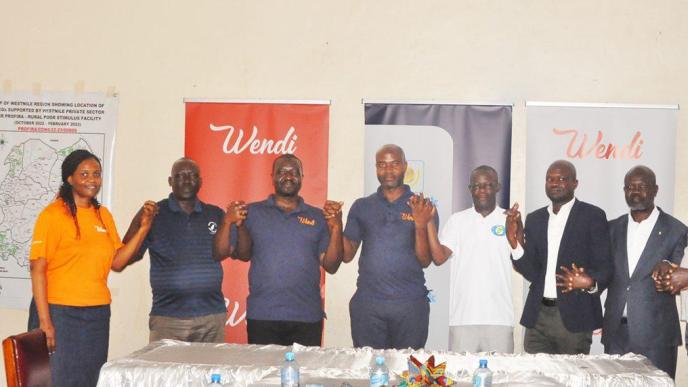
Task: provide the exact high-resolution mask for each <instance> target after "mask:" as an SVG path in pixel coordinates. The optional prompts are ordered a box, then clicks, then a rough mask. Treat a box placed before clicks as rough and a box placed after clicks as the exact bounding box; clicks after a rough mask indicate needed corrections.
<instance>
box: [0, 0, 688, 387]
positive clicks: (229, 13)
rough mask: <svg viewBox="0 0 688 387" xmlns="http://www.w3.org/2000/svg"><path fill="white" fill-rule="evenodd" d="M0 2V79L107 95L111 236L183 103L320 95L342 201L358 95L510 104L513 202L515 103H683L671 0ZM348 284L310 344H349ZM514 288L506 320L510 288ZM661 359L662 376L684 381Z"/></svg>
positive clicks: (163, 167)
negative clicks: (112, 144) (115, 100)
mask: <svg viewBox="0 0 688 387" xmlns="http://www.w3.org/2000/svg"><path fill="white" fill-rule="evenodd" d="M0 9H2V15H3V18H2V23H0V81H4V80H10V81H11V82H12V87H13V88H14V89H16V90H20V89H21V90H30V89H31V88H32V87H33V85H34V84H36V83H37V84H39V85H40V86H41V87H42V88H43V89H44V90H71V89H73V88H74V87H75V85H76V84H77V83H79V82H80V81H83V82H84V84H85V88H86V90H88V91H106V90H107V89H108V88H109V87H114V88H115V89H116V90H117V92H118V93H119V95H120V113H119V118H120V122H119V127H118V129H117V130H118V133H117V145H116V154H115V172H114V173H115V181H116V183H115V188H114V191H113V194H114V203H113V212H114V215H115V219H116V220H117V225H118V226H119V229H120V232H123V231H124V229H125V227H126V226H127V224H128V222H129V219H130V216H131V215H132V214H133V213H134V212H135V210H136V209H137V208H138V206H139V205H140V203H141V202H142V201H144V200H145V199H160V198H162V197H163V196H164V195H166V193H167V186H166V177H167V176H168V173H169V166H170V164H171V162H172V161H173V160H175V159H176V158H178V157H180V156H181V155H182V152H183V143H184V131H183V127H184V111H183V105H182V99H183V98H184V97H208V98H271V99H331V100H332V106H331V138H330V174H329V176H330V196H331V198H334V199H337V200H344V201H345V202H346V203H347V204H351V203H352V202H353V200H354V199H355V198H357V197H358V196H360V195H361V194H362V192H363V168H364V165H363V154H362V149H363V113H362V106H361V104H360V100H361V98H375V99H381V98H393V99H439V100H452V101H457V100H459V101H496V102H513V103H514V104H515V106H514V120H513V125H514V126H513V129H514V136H513V171H512V178H513V180H512V187H511V193H512V199H513V200H517V201H519V202H523V201H524V183H525V172H524V169H525V168H524V157H525V156H524V149H525V144H526V138H525V126H526V117H525V108H524V102H525V101H526V100H552V101H583V102H585V101H589V102H621V103H648V104H654V103H679V104H682V103H685V102H686V101H687V100H688V82H687V79H686V71H685V70H686V68H688V53H687V52H686V50H685V42H686V40H687V39H688V24H686V23H685V20H688V17H687V16H688V3H685V2H683V1H678V0H667V1H660V2H658V1H635V0H631V1H629V0H626V1H620V0H609V1H604V2H599V1H595V0H578V1H549V0H521V1H496V0H468V1H456V0H454V1H434V2H421V1H391V0H384V1H375V2H372V1H362V0H357V1H306V0H295V1H289V2H282V1H245V0H234V1H213V0H205V1H195V2H193V1H188V2H182V1H179V2H172V1H160V0H156V1H133V0H120V1H115V2H92V1H83V0H77V1H69V2H38V1H30V0H26V1H9V0H0ZM687 124H688V112H686V111H685V110H681V111H679V119H678V128H679V131H678V132H679V134H678V141H677V150H678V152H677V157H678V161H677V164H678V165H677V166H678V168H677V176H676V178H677V183H676V206H675V208H676V211H675V215H676V216H677V217H678V218H679V219H682V220H683V221H684V222H685V221H688V182H686V179H685V174H684V173H683V171H684V170H685V168H686V166H688V157H687V156H686V154H685V152H683V148H684V147H686V146H688V134H686V132H685V130H684V127H685V126H686V125H687ZM368 167H370V166H368ZM147 272H148V263H147V262H143V263H140V264H137V265H136V266H135V267H133V268H130V269H128V270H127V271H125V272H124V273H122V274H113V275H112V277H113V280H112V288H113V296H114V301H113V314H112V315H113V317H112V330H111V351H110V356H111V357H116V356H121V355H124V354H126V353H128V352H131V351H133V350H135V349H137V348H139V347H141V346H143V345H144V344H146V342H147V334H148V330H147V314H148V310H149V308H150V303H151V300H150V299H151V294H150V287H149V285H148V275H147ZM355 280H356V265H355V263H354V264H352V265H346V266H344V267H342V268H341V269H340V271H339V272H338V273H337V274H336V275H335V276H333V277H329V278H328V283H327V305H326V309H327V313H328V316H329V319H328V321H327V329H326V336H325V342H326V345H328V346H348V345H351V339H350V334H349V319H348V301H349V298H350V297H351V295H352V293H353V291H354V288H355ZM515 283H517V284H520V281H515ZM514 295H515V296H514V297H515V299H516V300H517V302H516V308H517V314H518V315H520V310H521V307H522V306H521V304H522V299H521V289H520V288H519V289H514ZM25 325H26V312H21V311H14V310H0V336H2V337H6V336H8V335H10V334H13V333H17V332H20V331H23V330H24V329H25ZM679 354H680V355H679V365H678V370H679V371H678V373H679V376H678V384H679V385H682V384H683V385H688V367H686V363H687V361H686V360H687V359H686V352H685V350H683V349H680V350H679ZM0 372H2V371H0ZM0 377H2V375H0ZM2 383H4V377H3V378H2V382H0V384H2Z"/></svg>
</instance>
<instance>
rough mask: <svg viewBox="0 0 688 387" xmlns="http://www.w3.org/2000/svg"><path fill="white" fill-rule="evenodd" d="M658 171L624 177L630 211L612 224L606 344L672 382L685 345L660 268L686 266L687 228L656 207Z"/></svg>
mask: <svg viewBox="0 0 688 387" xmlns="http://www.w3.org/2000/svg"><path fill="white" fill-rule="evenodd" d="M657 190H658V186H657V183H656V178H655V174H654V172H653V171H652V170H651V169H650V168H648V167H645V166H637V167H634V168H632V169H631V170H630V171H628V173H627V174H626V177H625V178H624V194H625V197H626V203H627V204H628V207H629V209H630V213H629V214H627V215H622V216H620V217H619V218H617V219H614V220H612V221H611V222H609V227H610V235H611V243H612V256H613V260H614V269H615V270H614V277H613V278H612V281H611V283H610V284H609V288H608V290H607V300H606V302H605V314H604V322H603V333H602V343H603V344H604V351H605V352H606V353H609V354H624V353H628V352H634V353H639V354H642V355H644V356H646V357H647V358H648V359H650V361H652V363H653V364H654V365H655V366H657V368H659V369H661V370H663V371H665V372H667V373H668V374H669V375H670V376H671V377H672V378H674V376H675V374H676V354H677V348H678V346H679V345H681V328H680V325H679V319H678V312H677V310H676V299H675V297H674V296H673V295H671V294H670V293H669V292H660V291H658V290H657V289H656V288H655V286H656V285H655V281H654V279H653V274H655V270H656V267H658V266H661V265H667V263H666V262H665V263H663V261H668V262H671V263H673V264H675V265H678V264H680V263H681V259H682V258H683V252H684V249H685V247H686V243H687V240H686V235H687V233H688V228H686V226H685V225H684V224H683V223H681V222H680V221H678V220H677V219H675V218H674V217H672V216H671V215H668V214H666V213H664V212H663V211H662V210H661V209H659V208H658V207H656V206H655V204H654V199H655V196H656V195H657Z"/></svg>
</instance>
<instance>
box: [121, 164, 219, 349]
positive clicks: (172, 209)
mask: <svg viewBox="0 0 688 387" xmlns="http://www.w3.org/2000/svg"><path fill="white" fill-rule="evenodd" d="M168 182H169V184H170V187H172V193H171V194H170V196H169V197H168V198H167V199H163V200H161V201H160V202H158V208H159V211H160V212H159V213H158V216H156V218H155V221H154V222H153V226H152V227H151V229H150V231H149V232H148V236H147V237H146V239H145V241H144V242H143V245H142V246H141V249H140V250H139V252H138V255H137V256H136V257H135V260H139V259H141V257H143V254H144V253H145V252H146V250H148V251H149V253H150V260H151V266H150V282H151V288H152V289H153V308H152V310H151V312H150V319H149V328H150V341H151V342H153V341H157V340H162V339H176V340H183V341H191V342H212V343H222V342H224V337H225V334H224V332H225V330H224V327H225V321H226V315H227V309H226V307H225V302H224V297H223V296H222V266H221V265H220V263H219V262H217V261H215V260H214V259H213V255H212V247H213V237H214V236H215V233H216V232H217V229H218V226H219V224H220V222H221V221H222V217H223V216H224V212H223V211H222V209H220V208H219V207H217V206H213V205H210V204H206V203H203V202H201V201H200V200H198V197H197V194H198V190H199V189H200V188H201V183H202V180H201V176H200V172H199V169H198V165H197V164H196V163H195V162H194V161H193V160H191V159H187V158H181V159H179V160H177V161H176V162H175V163H174V164H173V165H172V174H171V176H170V177H169V178H168ZM139 224H140V214H137V215H136V216H135V217H134V219H133V220H132V223H131V225H130V226H129V230H127V234H126V235H125V237H124V240H125V241H126V240H128V238H129V237H130V235H133V233H134V232H135V231H136V230H137V229H138V227H139Z"/></svg>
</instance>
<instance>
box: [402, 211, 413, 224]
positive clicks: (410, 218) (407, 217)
mask: <svg viewBox="0 0 688 387" xmlns="http://www.w3.org/2000/svg"><path fill="white" fill-rule="evenodd" d="M401 220H405V221H407V222H413V215H411V214H409V213H408V212H402V213H401Z"/></svg>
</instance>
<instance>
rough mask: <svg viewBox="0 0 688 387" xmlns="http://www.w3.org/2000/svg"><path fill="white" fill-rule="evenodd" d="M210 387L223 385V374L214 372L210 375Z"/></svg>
mask: <svg viewBox="0 0 688 387" xmlns="http://www.w3.org/2000/svg"><path fill="white" fill-rule="evenodd" d="M208 387H222V375H220V374H212V375H210V384H209V385H208Z"/></svg>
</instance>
